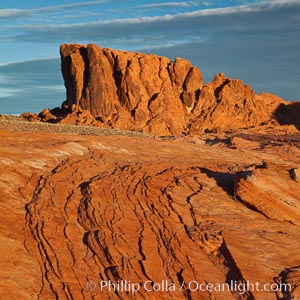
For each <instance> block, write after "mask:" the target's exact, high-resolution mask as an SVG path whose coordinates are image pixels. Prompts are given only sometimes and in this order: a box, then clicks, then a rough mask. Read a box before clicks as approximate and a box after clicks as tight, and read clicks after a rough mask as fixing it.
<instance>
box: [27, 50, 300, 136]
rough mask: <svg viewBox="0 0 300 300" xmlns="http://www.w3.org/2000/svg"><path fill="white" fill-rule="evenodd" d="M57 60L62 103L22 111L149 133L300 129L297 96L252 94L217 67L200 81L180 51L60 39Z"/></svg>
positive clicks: (41, 118) (51, 119) (35, 117)
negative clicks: (166, 53)
mask: <svg viewBox="0 0 300 300" xmlns="http://www.w3.org/2000/svg"><path fill="white" fill-rule="evenodd" d="M61 60H62V74H63V77H64V81H65V86H66V91H67V99H66V101H64V102H63V104H62V107H61V109H59V108H55V109H53V110H51V111H49V110H48V109H46V110H44V111H43V112H41V113H40V114H39V115H36V114H35V115H33V114H30V115H28V114H23V115H22V118H23V119H25V120H30V121H43V122H52V123H58V122H59V123H64V124H77V125H93V126H100V127H103V126H105V127H112V128H118V129H126V130H134V131H144V132H150V133H152V134H155V135H180V134H201V133H203V132H218V133H220V132H225V131H234V130H237V129H242V128H244V129H245V128H246V129H249V128H255V130H257V131H261V130H265V129H267V128H272V129H274V128H280V125H285V127H284V128H285V130H286V131H287V132H293V131H297V130H299V129H300V121H299V120H300V104H299V102H295V103H288V102H285V101H284V100H282V99H281V98H279V97H277V96H275V95H272V94H268V93H262V94H260V95H256V94H255V92H254V91H253V90H252V89H251V87H250V86H248V85H244V84H243V82H242V81H241V80H240V79H236V80H235V79H231V78H226V77H225V75H224V74H223V73H220V74H217V75H216V76H215V78H214V79H213V81H212V82H210V83H207V84H206V85H205V86H204V85H203V78H202V75H201V72H200V71H199V69H198V68H196V67H194V66H192V65H191V63H190V62H189V61H188V60H185V59H183V58H176V59H175V60H174V62H172V61H170V60H169V59H168V58H166V57H162V56H157V55H154V54H148V55H147V54H144V53H137V52H125V51H117V50H112V49H107V48H105V49H101V48H100V47H98V46H96V45H93V44H90V45H77V44H67V45H62V46H61ZM82 111H85V112H84V113H82ZM74 112H76V113H74ZM78 113H80V114H81V116H79V115H78Z"/></svg>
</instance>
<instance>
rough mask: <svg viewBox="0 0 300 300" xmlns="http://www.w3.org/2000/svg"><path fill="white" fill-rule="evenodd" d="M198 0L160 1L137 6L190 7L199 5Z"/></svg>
mask: <svg viewBox="0 0 300 300" xmlns="http://www.w3.org/2000/svg"><path fill="white" fill-rule="evenodd" d="M199 4H201V3H199V1H180V2H162V3H153V4H144V5H139V6H138V7H137V8H170V7H191V6H196V5H199Z"/></svg>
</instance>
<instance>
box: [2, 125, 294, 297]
mask: <svg viewBox="0 0 300 300" xmlns="http://www.w3.org/2000/svg"><path fill="white" fill-rule="evenodd" d="M33 125H34V124H33ZM56 126H60V125H59V124H57V125H56ZM9 129H10V130H4V129H3V128H1V129H0V136H1V138H0V140H1V147H0V198H1V207H0V240H1V243H0V257H1V260H0V293H1V295H5V296H4V297H5V299H37V298H40V299H116V298H118V299H124V300H125V299H126V300H127V299H143V298H144V299H187V298H188V299H217V300H220V299H223V300H229V299H259V300H276V299H293V297H294V299H297V298H298V297H299V286H300V285H299V262H300V251H299V245H298V241H299V239H300V231H299V201H300V198H299V193H298V191H299V188H298V185H299V183H298V182H295V181H294V180H293V178H292V177H291V176H290V174H289V172H290V170H292V169H295V168H296V167H297V166H299V163H300V161H299V157H300V150H299V149H300V138H299V134H298V135H293V136H288V135H281V136H278V135H274V136H269V135H253V134H249V133H248V134H245V135H241V134H240V135H238V136H235V135H233V136H227V137H226V136H224V137H222V138H221V137H219V138H218V137H217V136H215V139H214V140H212V139H211V135H209V136H205V135H203V137H202V139H199V138H197V137H196V136H194V137H181V138H176V139H171V140H168V139H166V140H163V139H149V138H137V137H128V136H83V135H74V134H70V135H68V134H58V133H53V132H50V133H47V132H42V133H39V132H22V131H18V130H16V129H15V130H14V131H11V129H13V128H9ZM154 149H155V151H154ZM101 280H105V281H108V280H111V281H112V282H113V283H115V284H116V283H117V282H118V281H122V280H123V281H125V280H127V281H130V282H132V283H137V284H141V285H143V284H144V283H145V282H147V281H149V280H152V281H154V282H156V283H159V282H162V281H163V280H165V281H166V280H168V281H169V283H174V284H175V286H176V290H175V291H166V290H165V291H158V292H147V291H145V290H144V289H141V291H140V293H137V294H134V295H132V293H126V292H124V291H121V292H117V291H114V290H111V291H109V290H108V289H104V290H103V291H100V287H99V283H100V281H101ZM183 281H184V283H183ZM230 281H233V282H236V283H240V284H242V283H245V282H246V281H249V282H250V283H253V284H255V283H256V282H258V283H259V284H260V288H262V285H263V284H272V283H275V282H277V283H289V284H291V286H292V291H288V292H284V291H276V292H267V291H251V292H248V293H245V294H244V295H243V296H239V295H238V292H230V291H228V290H225V291H224V292H217V291H212V292H206V291H199V290H198V291H191V290H189V289H188V284H189V283H191V282H192V286H193V287H194V285H193V282H194V284H195V282H199V283H204V282H207V283H211V284H225V283H226V282H227V283H230ZM88 282H92V283H90V284H88ZM93 282H94V284H93ZM29 283H30V284H29ZM180 286H182V289H180ZM268 287H269V286H268Z"/></svg>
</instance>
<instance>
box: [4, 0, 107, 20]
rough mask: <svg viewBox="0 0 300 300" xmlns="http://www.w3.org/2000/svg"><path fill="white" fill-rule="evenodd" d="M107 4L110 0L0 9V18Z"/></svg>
mask: <svg viewBox="0 0 300 300" xmlns="http://www.w3.org/2000/svg"><path fill="white" fill-rule="evenodd" d="M107 2H110V0H100V1H88V2H80V3H70V4H61V5H53V6H46V7H40V8H33V9H0V18H12V17H22V16H27V15H32V14H37V13H47V12H53V11H60V10H66V9H74V8H80V7H88V6H95V5H100V4H103V3H107Z"/></svg>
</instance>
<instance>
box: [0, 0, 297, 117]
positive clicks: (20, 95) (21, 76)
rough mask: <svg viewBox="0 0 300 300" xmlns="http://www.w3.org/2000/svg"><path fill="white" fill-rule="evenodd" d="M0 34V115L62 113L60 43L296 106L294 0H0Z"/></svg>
mask: <svg viewBox="0 0 300 300" xmlns="http://www.w3.org/2000/svg"><path fill="white" fill-rule="evenodd" d="M0 28H1V31H0V113H2V114H4V113H7V114H8V113H10V114H19V113H22V112H25V111H31V112H39V111H41V110H42V109H43V108H45V107H49V108H53V107H55V106H60V104H61V102H62V101H64V100H65V88H64V83H63V79H62V76H61V71H60V57H59V47H60V45H61V44H64V43H80V44H88V43H94V44H98V45H99V46H100V47H103V48H104V47H109V48H114V49H121V50H129V51H143V52H145V53H155V54H158V55H164V56H167V57H168V58H170V59H171V60H173V59H174V58H175V57H183V58H186V59H189V60H190V61H191V62H192V64H194V65H196V66H197V67H199V69H200V70H201V72H202V74H203V76H204V80H205V82H209V81H211V80H212V78H213V76H214V74H216V73H220V72H224V73H225V74H226V76H227V77H231V78H240V79H242V80H243V81H244V83H247V84H250V85H251V86H252V88H253V89H254V90H255V91H256V92H257V93H261V92H270V93H274V94H277V95H278V96H280V97H282V98H284V99H286V100H295V99H300V82H299V80H300V54H299V53H300V50H299V49H300V38H299V37H300V0H252V1H246V0H207V1H204V0H200V1H197V0H195V1H191V0H190V1H172V0H171V1H162V0H146V1H133V0H126V1H115V0H99V1H80V0H59V1H58V0H52V1H51V0H43V1H33V0H26V1H22V0H19V1H17V0H1V2H0Z"/></svg>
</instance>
